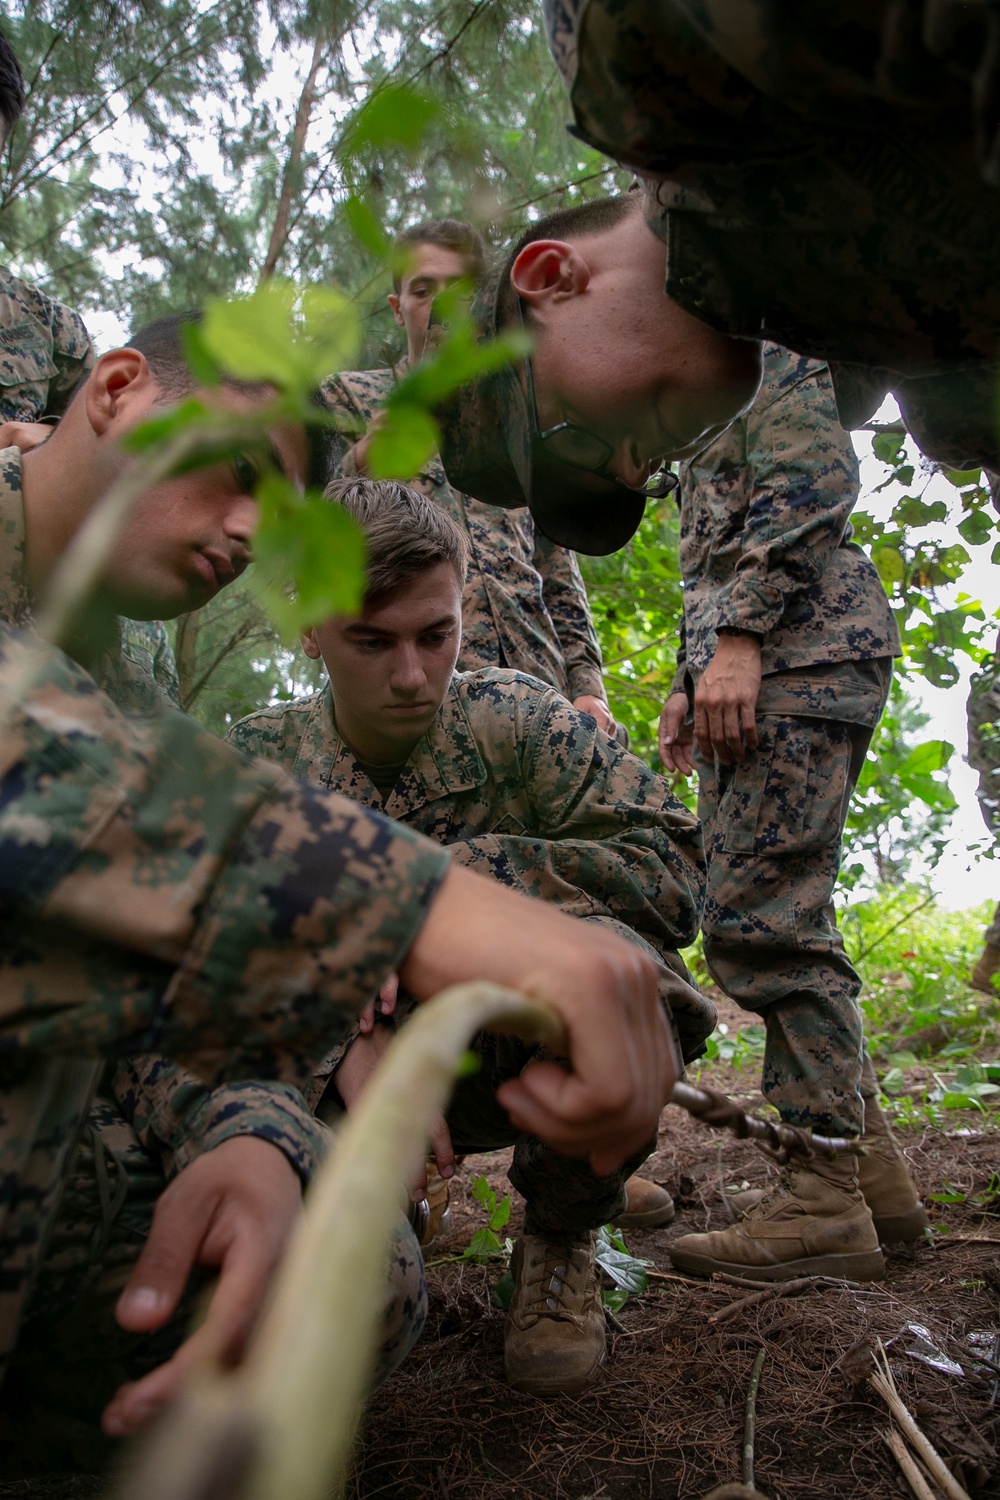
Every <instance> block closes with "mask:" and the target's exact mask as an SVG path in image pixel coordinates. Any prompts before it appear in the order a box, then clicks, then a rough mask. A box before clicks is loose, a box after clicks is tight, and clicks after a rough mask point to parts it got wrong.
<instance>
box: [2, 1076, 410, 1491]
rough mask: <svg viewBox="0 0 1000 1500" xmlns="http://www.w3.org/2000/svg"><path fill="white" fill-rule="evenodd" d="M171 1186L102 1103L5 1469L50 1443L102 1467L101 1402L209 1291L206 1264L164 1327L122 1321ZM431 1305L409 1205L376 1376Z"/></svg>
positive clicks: (53, 1258) (58, 1456)
mask: <svg viewBox="0 0 1000 1500" xmlns="http://www.w3.org/2000/svg"><path fill="white" fill-rule="evenodd" d="M165 1186H166V1179H165V1177H164V1173H163V1169H162V1166H161V1163H160V1160H159V1157H158V1156H155V1155H153V1154H152V1153H150V1152H149V1151H147V1150H146V1149H145V1148H144V1147H143V1146H142V1144H141V1143H140V1142H139V1141H138V1139H137V1138H136V1136H135V1134H134V1132H133V1131H132V1128H131V1126H130V1125H129V1124H128V1123H127V1121H126V1120H125V1119H124V1118H123V1117H122V1115H121V1113H120V1111H119V1110H118V1108H117V1106H116V1105H114V1104H113V1103H111V1102H108V1101H107V1100H104V1099H101V1098H98V1099H97V1101H96V1102H95V1104H94V1105H93V1107H92V1109H91V1112H90V1116H89V1119H88V1122H87V1125H86V1127H85V1129H84V1133H83V1137H82V1140H81V1144H80V1147H79V1150H78V1152H77V1156H76V1160H75V1162H74V1166H73V1171H72V1175H71V1177H70V1180H69V1182H68V1183H67V1186H66V1191H65V1194H64V1197H63V1200H62V1204H61V1206H60V1210H59V1216H58V1219H57V1221H56V1224H55V1227H54V1230H53V1234H52V1238H51V1240H50V1242H49V1246H48V1250H47V1253H46V1257H45V1261H44V1263H43V1265H42V1269H41V1273H40V1275H39V1278H38V1282H37V1284H36V1286H35V1289H34V1293H33V1295H32V1298H31V1301H30V1303H29V1306H28V1312H27V1316H26V1318H25V1321H24V1323H23V1324H22V1328H21V1333H20V1338H19V1340H18V1346H17V1349H16V1351H15V1353H14V1355H13V1357H12V1360H11V1364H10V1367H9V1370H8V1374H7V1377H6V1380H5V1383H4V1391H3V1396H4V1400H3V1417H2V1419H0V1455H2V1457H0V1473H3V1474H5V1475H6V1476H7V1477H9V1476H10V1475H11V1474H12V1473H16V1472H17V1471H18V1469H19V1467H21V1466H22V1465H23V1462H24V1456H25V1455H30V1452H31V1450H32V1449H33V1448H36V1447H38V1446H39V1444H41V1448H40V1451H41V1452H42V1453H43V1454H44V1455H45V1457H46V1459H47V1462H48V1465H49V1466H50V1467H51V1468H53V1469H58V1468H61V1467H70V1468H83V1469H90V1470H95V1469H98V1468H100V1467H102V1466H103V1465H104V1463H105V1462H106V1460H107V1457H108V1455H109V1453H110V1452H111V1451H112V1446H113V1445H112V1444H111V1443H110V1442H109V1441H108V1440H107V1439H104V1438H102V1436H101V1434H100V1431H99V1427H98V1423H99V1418H100V1414H101V1411H102V1410H103V1408H104V1407H105V1406H106V1405H107V1403H108V1401H109V1400H110V1399H111V1397H112V1396H113V1395H114V1393H115V1391H116V1390H117V1389H118V1387H119V1386H120V1385H122V1384H124V1383H125V1382H126V1381H130V1380H137V1379H139V1378H141V1376H143V1375H145V1374H147V1373H148V1372H149V1371H150V1370H152V1369H154V1368H155V1367H156V1366H157V1365H159V1364H161V1363H163V1361H164V1360H167V1359H169V1358H170V1357H171V1355H172V1354H173V1353H174V1351H175V1350H176V1349H177V1347H178V1345H179V1344H180V1343H181V1342H182V1341H183V1339H184V1338H185V1337H186V1336H187V1334H188V1332H189V1331H190V1326H191V1323H192V1320H193V1319H195V1318H196V1317H197V1315H198V1313H199V1311H200V1308H201V1307H202V1306H203V1304H204V1301H205V1299H206V1298H207V1297H208V1295H209V1293H210V1289H211V1284H212V1276H211V1274H210V1273H209V1272H207V1271H196V1272H195V1273H194V1274H193V1275H192V1277H191V1280H190V1282H189V1285H188V1289H187V1292H186V1294H185V1296H184V1298H183V1299H182V1301H181V1304H180V1306H179V1307H178V1309H177V1311H176V1312H175V1313H174V1315H173V1317H172V1318H171V1319H170V1320H169V1322H168V1323H167V1324H166V1325H165V1326H164V1327H163V1328H161V1329H159V1330H158V1331H157V1332H156V1333H153V1334H144V1335H137V1334H132V1333H127V1332H126V1331H125V1330H124V1329H123V1328H121V1327H119V1325H118V1323H117V1322H116V1321H115V1316H114V1309H115V1304H116V1302H117V1300H118V1297H119V1294H120V1293H121V1291H122V1289H123V1288H124V1286H125V1283H126V1281H127V1280H128V1277H129V1275H130V1273H131V1270H132V1267H133V1266H134V1265H135V1263H136V1261H137V1259H138V1257H139V1253H140V1251H141V1249H142V1246H143V1244H144V1243H145V1241H146V1237H147V1235H148V1233H149V1229H150V1225H151V1224H152V1220H153V1212H154V1209H155V1207H156V1201H157V1198H158V1197H159V1195H160V1194H161V1193H162V1192H163V1189H164V1187H165ZM426 1315H427V1288H426V1284H425V1281H424V1268H423V1260H422V1257H421V1254H420V1247H419V1245H418V1243H417V1240H416V1237H415V1236H414V1234H413V1231H412V1229H411V1228H410V1226H409V1224H408V1223H407V1222H406V1220H405V1219H404V1218H403V1216H402V1215H400V1219H399V1225H398V1227H397V1230H396V1232H395V1236H394V1240H393V1244H392V1246H391V1249H390V1254H389V1261H388V1266H387V1289H386V1308H385V1313H384V1325H383V1331H382V1340H381V1346H380V1349H379V1354H378V1364H377V1372H376V1380H375V1383H376V1384H379V1383H381V1381H383V1380H384V1379H385V1378H386V1376H388V1375H389V1374H391V1372H392V1371H393V1370H394V1369H395V1368H396V1367H397V1365H399V1364H400V1362H401V1361H402V1360H403V1359H404V1358H405V1356H406V1354H407V1353H408V1352H409V1350H410V1349H411V1348H412V1347H413V1345H414V1344H415V1343H416V1341H417V1339H418V1338H419V1337H420V1334H421V1332H422V1330H423V1325H424V1322H425V1319H426Z"/></svg>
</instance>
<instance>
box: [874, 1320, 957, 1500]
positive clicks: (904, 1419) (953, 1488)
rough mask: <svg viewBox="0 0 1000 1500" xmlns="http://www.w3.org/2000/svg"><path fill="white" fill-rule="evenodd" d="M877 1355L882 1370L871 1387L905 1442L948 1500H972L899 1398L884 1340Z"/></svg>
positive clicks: (876, 1374) (878, 1372) (875, 1373)
mask: <svg viewBox="0 0 1000 1500" xmlns="http://www.w3.org/2000/svg"><path fill="white" fill-rule="evenodd" d="M878 1352H879V1355H880V1356H881V1361H882V1369H881V1370H873V1371H872V1374H871V1377H870V1378H871V1383H872V1385H873V1386H874V1387H875V1389H876V1391H877V1392H878V1394H879V1395H880V1396H881V1397H882V1399H883V1401H884V1402H885V1404H886V1406H888V1408H889V1410H890V1412H891V1413H892V1415H893V1417H894V1418H895V1420H896V1424H897V1426H898V1427H899V1429H900V1431H901V1432H902V1434H903V1436H904V1437H905V1438H906V1441H907V1442H908V1443H909V1445H910V1447H911V1448H912V1449H913V1450H914V1452H915V1453H917V1454H919V1456H920V1457H921V1459H922V1460H923V1462H924V1466H925V1467H926V1469H927V1471H928V1473H929V1474H930V1476H931V1478H932V1479H933V1480H934V1483H935V1484H936V1485H937V1486H938V1488H939V1489H941V1490H942V1491H943V1492H944V1494H945V1495H947V1496H948V1500H970V1496H969V1494H968V1492H967V1491H966V1490H963V1488H962V1486H961V1485H960V1484H959V1482H958V1480H957V1479H956V1478H955V1476H954V1474H953V1473H952V1472H951V1470H950V1469H949V1468H948V1465H947V1464H946V1463H945V1461H944V1459H943V1458H942V1457H941V1455H940V1453H939V1452H938V1451H937V1449H936V1448H935V1447H934V1445H933V1443H932V1442H931V1441H930V1439H929V1438H928V1437H926V1436H925V1434H924V1433H923V1432H921V1430H920V1428H919V1427H918V1426H917V1424H916V1422H915V1421H914V1419H913V1416H912V1415H911V1413H910V1410H909V1408H908V1407H907V1406H906V1405H905V1403H904V1402H903V1400H902V1398H901V1397H900V1394H899V1392H898V1391H897V1389H896V1382H895V1380H893V1378H892V1371H891V1370H890V1368H889V1361H888V1359H887V1358H886V1353H885V1349H884V1348H883V1346H882V1341H881V1340H879V1345H878Z"/></svg>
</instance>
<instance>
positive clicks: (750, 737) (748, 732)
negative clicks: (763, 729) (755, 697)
mask: <svg viewBox="0 0 1000 1500" xmlns="http://www.w3.org/2000/svg"><path fill="white" fill-rule="evenodd" d="M741 722H742V728H743V743H744V744H745V745H746V747H747V750H756V749H757V746H758V744H759V743H760V741H759V739H758V736H757V715H756V713H755V712H754V706H753V704H752V703H744V704H743V705H742V706H741Z"/></svg>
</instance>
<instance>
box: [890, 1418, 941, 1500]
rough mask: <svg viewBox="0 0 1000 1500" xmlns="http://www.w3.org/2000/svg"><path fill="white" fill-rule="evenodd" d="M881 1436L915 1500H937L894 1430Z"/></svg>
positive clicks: (918, 1466) (921, 1471) (914, 1460)
mask: <svg viewBox="0 0 1000 1500" xmlns="http://www.w3.org/2000/svg"><path fill="white" fill-rule="evenodd" d="M882 1436H883V1437H884V1438H885V1440H886V1442H887V1443H888V1444H889V1447H890V1448H891V1449H892V1452H893V1457H894V1458H895V1460H896V1462H897V1463H898V1464H899V1467H900V1469H901V1470H902V1471H903V1478H904V1479H905V1480H906V1482H907V1484H908V1485H909V1486H910V1489H911V1490H912V1491H913V1493H914V1496H915V1497H916V1500H938V1496H937V1494H936V1493H935V1491H934V1490H932V1489H931V1487H930V1485H929V1484H928V1483H927V1480H926V1479H925V1478H924V1474H923V1470H922V1469H921V1468H920V1465H919V1464H918V1463H917V1461H916V1459H915V1458H914V1457H913V1455H912V1454H911V1453H910V1450H909V1448H907V1446H906V1444H905V1443H904V1442H903V1439H902V1438H901V1437H900V1435H899V1433H898V1432H897V1431H896V1429H895V1428H894V1427H890V1429H889V1431H888V1432H884V1433H883V1434H882Z"/></svg>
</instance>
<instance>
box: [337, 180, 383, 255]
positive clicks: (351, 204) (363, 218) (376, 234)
mask: <svg viewBox="0 0 1000 1500" xmlns="http://www.w3.org/2000/svg"><path fill="white" fill-rule="evenodd" d="M344 210H345V212H346V214H347V219H348V223H349V224H350V226H351V228H352V229H353V230H354V234H355V237H356V238H357V240H358V242H359V243H360V244H362V245H363V246H364V247H365V249H366V250H370V251H371V253H372V254H373V255H377V256H378V257H379V259H380V260H384V259H385V258H386V257H387V256H388V254H389V251H390V244H389V240H388V238H387V237H386V233H385V230H384V229H383V228H382V225H381V224H380V223H379V221H378V219H377V218H376V217H375V215H374V213H373V212H372V210H371V209H370V208H369V206H368V204H367V203H366V202H365V201H364V199H363V198H359V197H358V195H357V194H356V193H352V194H351V196H350V197H349V198H348V200H347V202H346V203H345V204H344Z"/></svg>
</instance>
